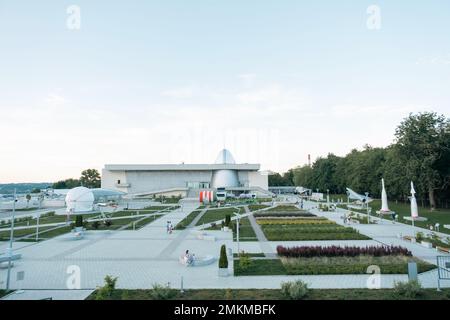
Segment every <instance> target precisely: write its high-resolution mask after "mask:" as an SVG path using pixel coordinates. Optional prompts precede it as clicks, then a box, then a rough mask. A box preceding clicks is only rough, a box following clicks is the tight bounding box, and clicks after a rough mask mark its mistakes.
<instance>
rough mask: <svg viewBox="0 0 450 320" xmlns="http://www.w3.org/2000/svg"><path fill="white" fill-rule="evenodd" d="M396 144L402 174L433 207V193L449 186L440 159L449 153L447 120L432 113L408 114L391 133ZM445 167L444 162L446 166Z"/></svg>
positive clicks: (448, 125) (449, 130) (449, 127)
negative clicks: (403, 171) (402, 169)
mask: <svg viewBox="0 0 450 320" xmlns="http://www.w3.org/2000/svg"><path fill="white" fill-rule="evenodd" d="M395 137H396V145H397V148H398V150H399V155H400V158H401V161H402V163H403V165H404V166H405V169H406V173H407V175H408V176H409V177H411V179H414V180H415V181H414V182H415V185H416V186H418V189H419V190H421V191H422V192H427V193H428V199H429V201H430V207H431V209H432V210H434V209H435V208H436V200H435V190H437V189H443V188H445V187H446V186H447V185H448V183H449V176H448V171H447V172H443V171H442V165H443V164H442V160H443V159H448V157H449V153H450V121H449V119H446V118H445V116H444V115H437V114H436V113H435V112H424V113H419V114H416V115H413V114H410V115H409V117H407V118H406V119H404V120H403V121H402V122H401V124H400V125H399V126H398V127H397V129H396V131H395ZM447 167H448V163H447Z"/></svg>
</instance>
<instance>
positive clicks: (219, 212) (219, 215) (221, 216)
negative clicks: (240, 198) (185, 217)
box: [196, 208, 236, 226]
mask: <svg viewBox="0 0 450 320" xmlns="http://www.w3.org/2000/svg"><path fill="white" fill-rule="evenodd" d="M233 212H236V208H223V209H216V210H208V211H206V213H205V214H204V215H203V216H202V217H201V218H200V220H199V221H198V222H197V224H196V225H197V226H200V225H202V224H205V223H211V222H214V221H217V220H225V216H226V215H227V214H229V215H230V216H231V218H233V217H234V214H233Z"/></svg>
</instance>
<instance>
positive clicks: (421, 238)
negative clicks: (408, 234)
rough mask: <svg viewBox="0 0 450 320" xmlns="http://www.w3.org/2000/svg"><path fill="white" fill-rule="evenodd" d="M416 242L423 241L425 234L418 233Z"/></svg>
mask: <svg viewBox="0 0 450 320" xmlns="http://www.w3.org/2000/svg"><path fill="white" fill-rule="evenodd" d="M416 240H417V241H419V242H420V241H422V240H423V232H417V234H416Z"/></svg>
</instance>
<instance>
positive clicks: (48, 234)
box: [0, 225, 72, 241]
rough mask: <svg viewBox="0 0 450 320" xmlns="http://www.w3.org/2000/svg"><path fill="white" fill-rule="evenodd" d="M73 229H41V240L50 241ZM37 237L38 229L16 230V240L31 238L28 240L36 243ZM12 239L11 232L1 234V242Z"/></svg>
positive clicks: (65, 227)
mask: <svg viewBox="0 0 450 320" xmlns="http://www.w3.org/2000/svg"><path fill="white" fill-rule="evenodd" d="M71 229H72V228H71V227H70V226H64V225H63V226H59V227H40V228H39V240H45V239H50V238H53V237H56V236H59V235H62V234H65V233H67V232H69V231H70V230H71ZM35 235H36V228H31V229H20V230H14V239H16V240H17V239H18V238H21V237H25V236H29V238H28V239H30V240H32V241H34V240H35ZM9 237H10V231H9V230H8V231H2V232H0V241H7V240H9Z"/></svg>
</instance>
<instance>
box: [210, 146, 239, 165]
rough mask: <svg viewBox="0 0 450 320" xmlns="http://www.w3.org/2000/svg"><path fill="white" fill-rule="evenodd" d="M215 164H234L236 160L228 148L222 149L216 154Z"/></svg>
mask: <svg viewBox="0 0 450 320" xmlns="http://www.w3.org/2000/svg"><path fill="white" fill-rule="evenodd" d="M215 164H236V161H235V160H234V157H233V155H232V154H231V152H230V151H229V150H227V149H222V150H221V151H220V152H219V154H218V155H217V158H216V162H215Z"/></svg>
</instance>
